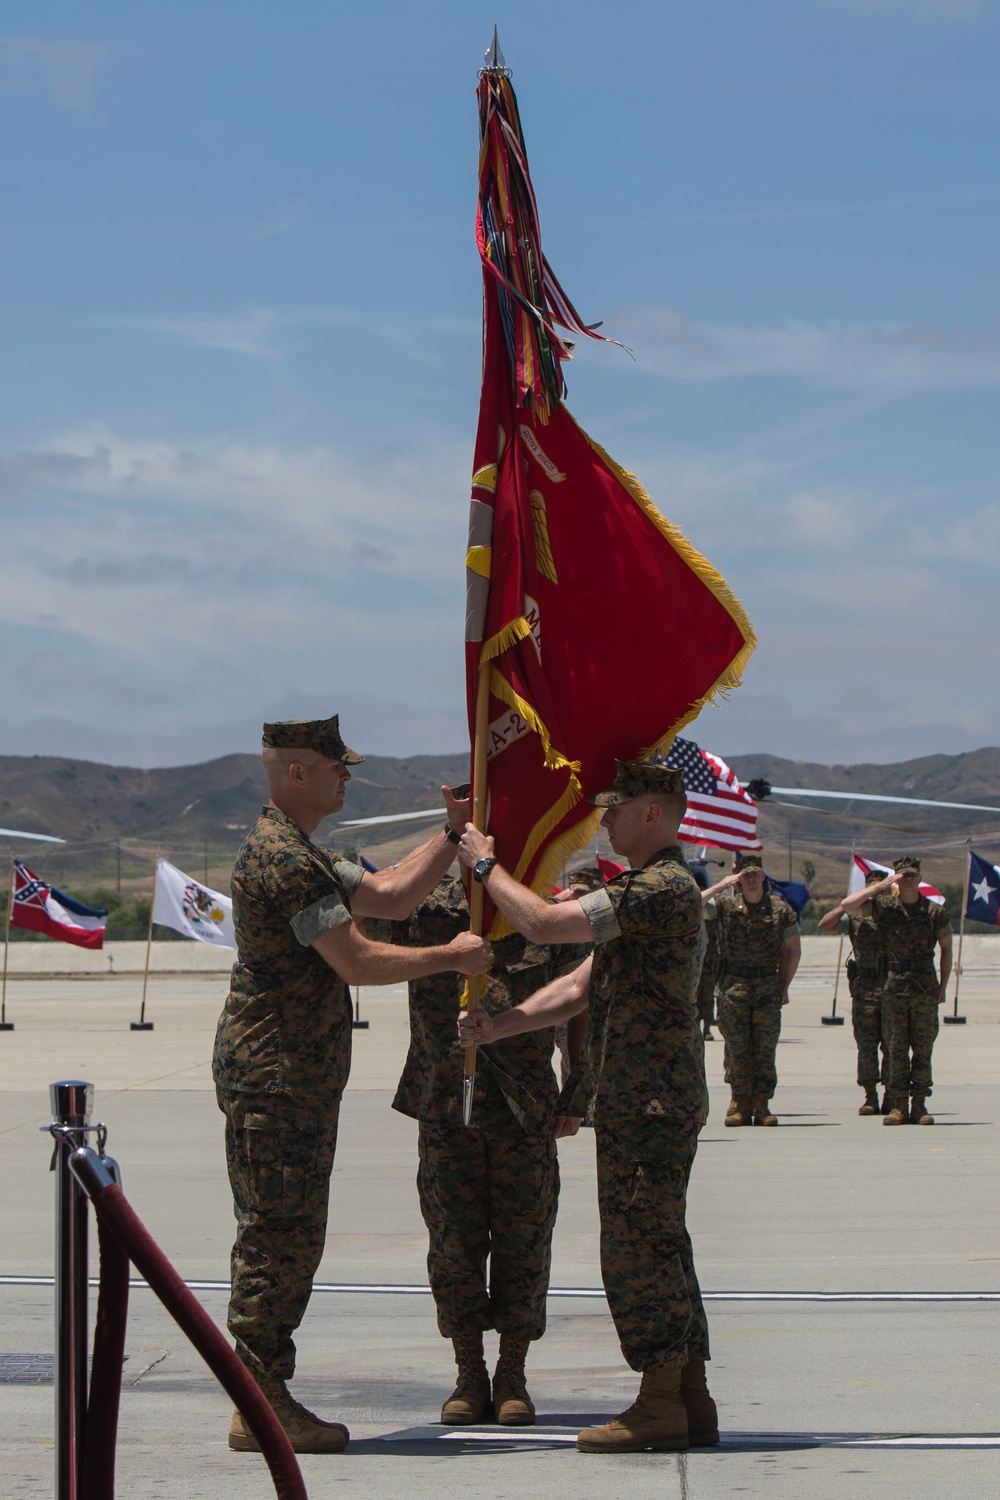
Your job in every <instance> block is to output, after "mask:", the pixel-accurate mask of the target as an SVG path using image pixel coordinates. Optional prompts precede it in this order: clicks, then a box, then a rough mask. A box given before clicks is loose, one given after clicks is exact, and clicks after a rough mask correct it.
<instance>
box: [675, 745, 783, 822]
mask: <svg viewBox="0 0 1000 1500" xmlns="http://www.w3.org/2000/svg"><path fill="white" fill-rule="evenodd" d="M666 764H667V765H668V766H673V767H674V768H675V769H676V770H678V771H683V772H684V790H685V792H686V793H687V802H688V805H687V812H686V813H685V815H684V821H683V823H682V824H681V826H680V830H679V832H678V835H677V836H678V838H680V839H681V840H682V842H683V843H685V844H709V845H711V847H712V848H713V849H763V847H764V846H763V844H762V843H761V841H760V839H759V838H758V837H757V804H756V802H755V801H754V800H753V798H752V797H751V796H750V793H749V792H748V791H747V790H746V788H745V787H744V786H743V785H742V784H741V783H740V782H739V781H738V780H737V778H736V774H735V772H733V771H731V770H730V769H729V767H728V766H727V765H726V762H725V761H724V760H720V759H719V757H718V756H717V755H709V753H708V751H707V750H702V749H700V748H699V746H698V745H696V744H695V742H694V740H682V739H680V738H679V737H678V738H677V739H675V740H674V742H673V744H672V745H671V746H670V749H669V750H668V751H667V755H666Z"/></svg>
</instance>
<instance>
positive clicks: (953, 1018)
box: [941, 839, 972, 1026]
mask: <svg viewBox="0 0 1000 1500" xmlns="http://www.w3.org/2000/svg"><path fill="white" fill-rule="evenodd" d="M966 843H967V844H968V843H971V840H969V839H966ZM971 879H972V851H971V849H966V851H965V889H964V891H963V892H962V920H961V924H960V926H959V929H958V959H957V960H956V963H955V1009H954V1011H953V1012H952V1014H951V1015H950V1016H942V1017H941V1019H942V1021H943V1022H944V1024H945V1025H946V1026H964V1025H965V1017H964V1016H960V1015H959V1013H958V987H959V985H960V984H961V983H962V943H963V941H964V939H965V908H966V907H967V906H968V904H969V881H970V880H971Z"/></svg>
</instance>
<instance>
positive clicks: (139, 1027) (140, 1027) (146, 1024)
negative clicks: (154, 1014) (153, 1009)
mask: <svg viewBox="0 0 1000 1500" xmlns="http://www.w3.org/2000/svg"><path fill="white" fill-rule="evenodd" d="M128 1029H129V1031H152V1029H153V1023H152V1021H130V1022H129V1025H128Z"/></svg>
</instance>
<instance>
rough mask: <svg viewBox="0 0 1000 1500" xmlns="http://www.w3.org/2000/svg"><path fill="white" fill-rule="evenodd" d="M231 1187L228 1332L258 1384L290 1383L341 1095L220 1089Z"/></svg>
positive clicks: (319, 1237)
mask: <svg viewBox="0 0 1000 1500" xmlns="http://www.w3.org/2000/svg"><path fill="white" fill-rule="evenodd" d="M216 1097H217V1098H218V1101H219V1108H220V1109H221V1110H222V1112H223V1114H224V1115H225V1117H226V1165H227V1167H228V1168H229V1181H230V1185H231V1186H232V1190H233V1209H234V1212H235V1214H236V1223H237V1230H236V1243H235V1244H234V1246H233V1253H232V1261H231V1273H232V1295H231V1297H230V1302H229V1332H230V1333H231V1334H232V1336H233V1338H234V1339H235V1340H236V1352H237V1354H238V1355H239V1357H240V1359H241V1360H242V1361H243V1363H244V1364H245V1365H246V1366H247V1368H248V1369H249V1370H250V1372H251V1374H252V1375H253V1377H254V1379H255V1380H257V1381H258V1383H260V1382H263V1381H271V1380H290V1379H291V1377H292V1375H293V1374H294V1372H295V1344H294V1343H293V1341H292V1334H293V1333H294V1331H295V1329H296V1328H298V1326H299V1324H300V1323H301V1322H302V1318H303V1316H304V1314H305V1310H306V1305H307V1303H308V1301H309V1296H310V1293H311V1292H312V1282H313V1277H314V1275H315V1274H316V1269H317V1267H318V1265H319V1263H320V1259H321V1257H322V1254H323V1245H324V1243H325V1240H326V1217H327V1206H328V1203H329V1197H330V1173H331V1172H332V1171H333V1155H334V1151H335V1149H336V1145H337V1121H338V1116H339V1114H340V1100H339V1099H333V1100H331V1099H330V1098H329V1097H328V1098H327V1099H325V1100H324V1101H323V1103H322V1104H321V1103H320V1102H319V1101H318V1100H313V1099H309V1100H299V1099H295V1100H293V1099H289V1098H288V1097H287V1096H283V1095H273V1094H271V1095H264V1096H259V1097H258V1096H256V1095H253V1094H231V1093H227V1092H225V1091H223V1090H222V1089H219V1090H217V1094H216Z"/></svg>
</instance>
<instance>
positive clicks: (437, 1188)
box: [417, 1104, 559, 1339]
mask: <svg viewBox="0 0 1000 1500" xmlns="http://www.w3.org/2000/svg"><path fill="white" fill-rule="evenodd" d="M500 1110H502V1111H503V1113H504V1114H506V1117H507V1118H506V1120H504V1119H503V1117H502V1115H501V1114H500ZM495 1112H496V1115H497V1118H496V1120H495V1121H494V1120H491V1121H490V1122H489V1128H488V1129H476V1128H473V1129H471V1130H466V1129H464V1128H463V1127H462V1126H459V1127H457V1128H456V1127H455V1126H447V1127H445V1126H442V1125H431V1124H427V1123H426V1122H423V1121H422V1122H421V1124H420V1131H419V1136H418V1144H419V1161H420V1165H419V1169H418V1171H417V1193H418V1195H419V1198H420V1211H421V1213H422V1214H423V1216H424V1223H425V1224H426V1225H427V1231H428V1235H429V1239H430V1245H429V1248H428V1252H427V1278H428V1280H429V1281H430V1284H431V1291H432V1292H433V1294H434V1301H435V1304H436V1306H437V1320H438V1328H439V1329H440V1331H441V1333H442V1335H443V1337H444V1338H446V1339H450V1338H455V1337H456V1335H458V1334H460V1333H463V1332H465V1331H467V1330H474V1331H476V1332H478V1331H480V1330H482V1329H486V1328H495V1329H496V1330H497V1331H498V1332H499V1333H506V1334H510V1335H512V1336H513V1337H514V1338H521V1339H540V1338H541V1336H542V1334H543V1333H544V1332H545V1296H546V1293H547V1291H548V1286H549V1267H550V1265H551V1261H552V1230H553V1228H554V1226H555V1222H556V1205H557V1202H558V1198H559V1164H558V1161H557V1159H556V1143H555V1140H554V1139H553V1138H552V1136H551V1135H526V1134H525V1132H524V1131H523V1130H522V1129H521V1127H520V1125H519V1124H518V1123H517V1121H516V1120H515V1119H514V1116H513V1115H512V1114H511V1112H510V1110H509V1109H508V1108H507V1106H506V1105H505V1104H500V1105H499V1106H498V1107H497V1109H496V1111H495ZM487 1259H488V1260H489V1282H488V1284H487V1270H486V1263H487Z"/></svg>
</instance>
